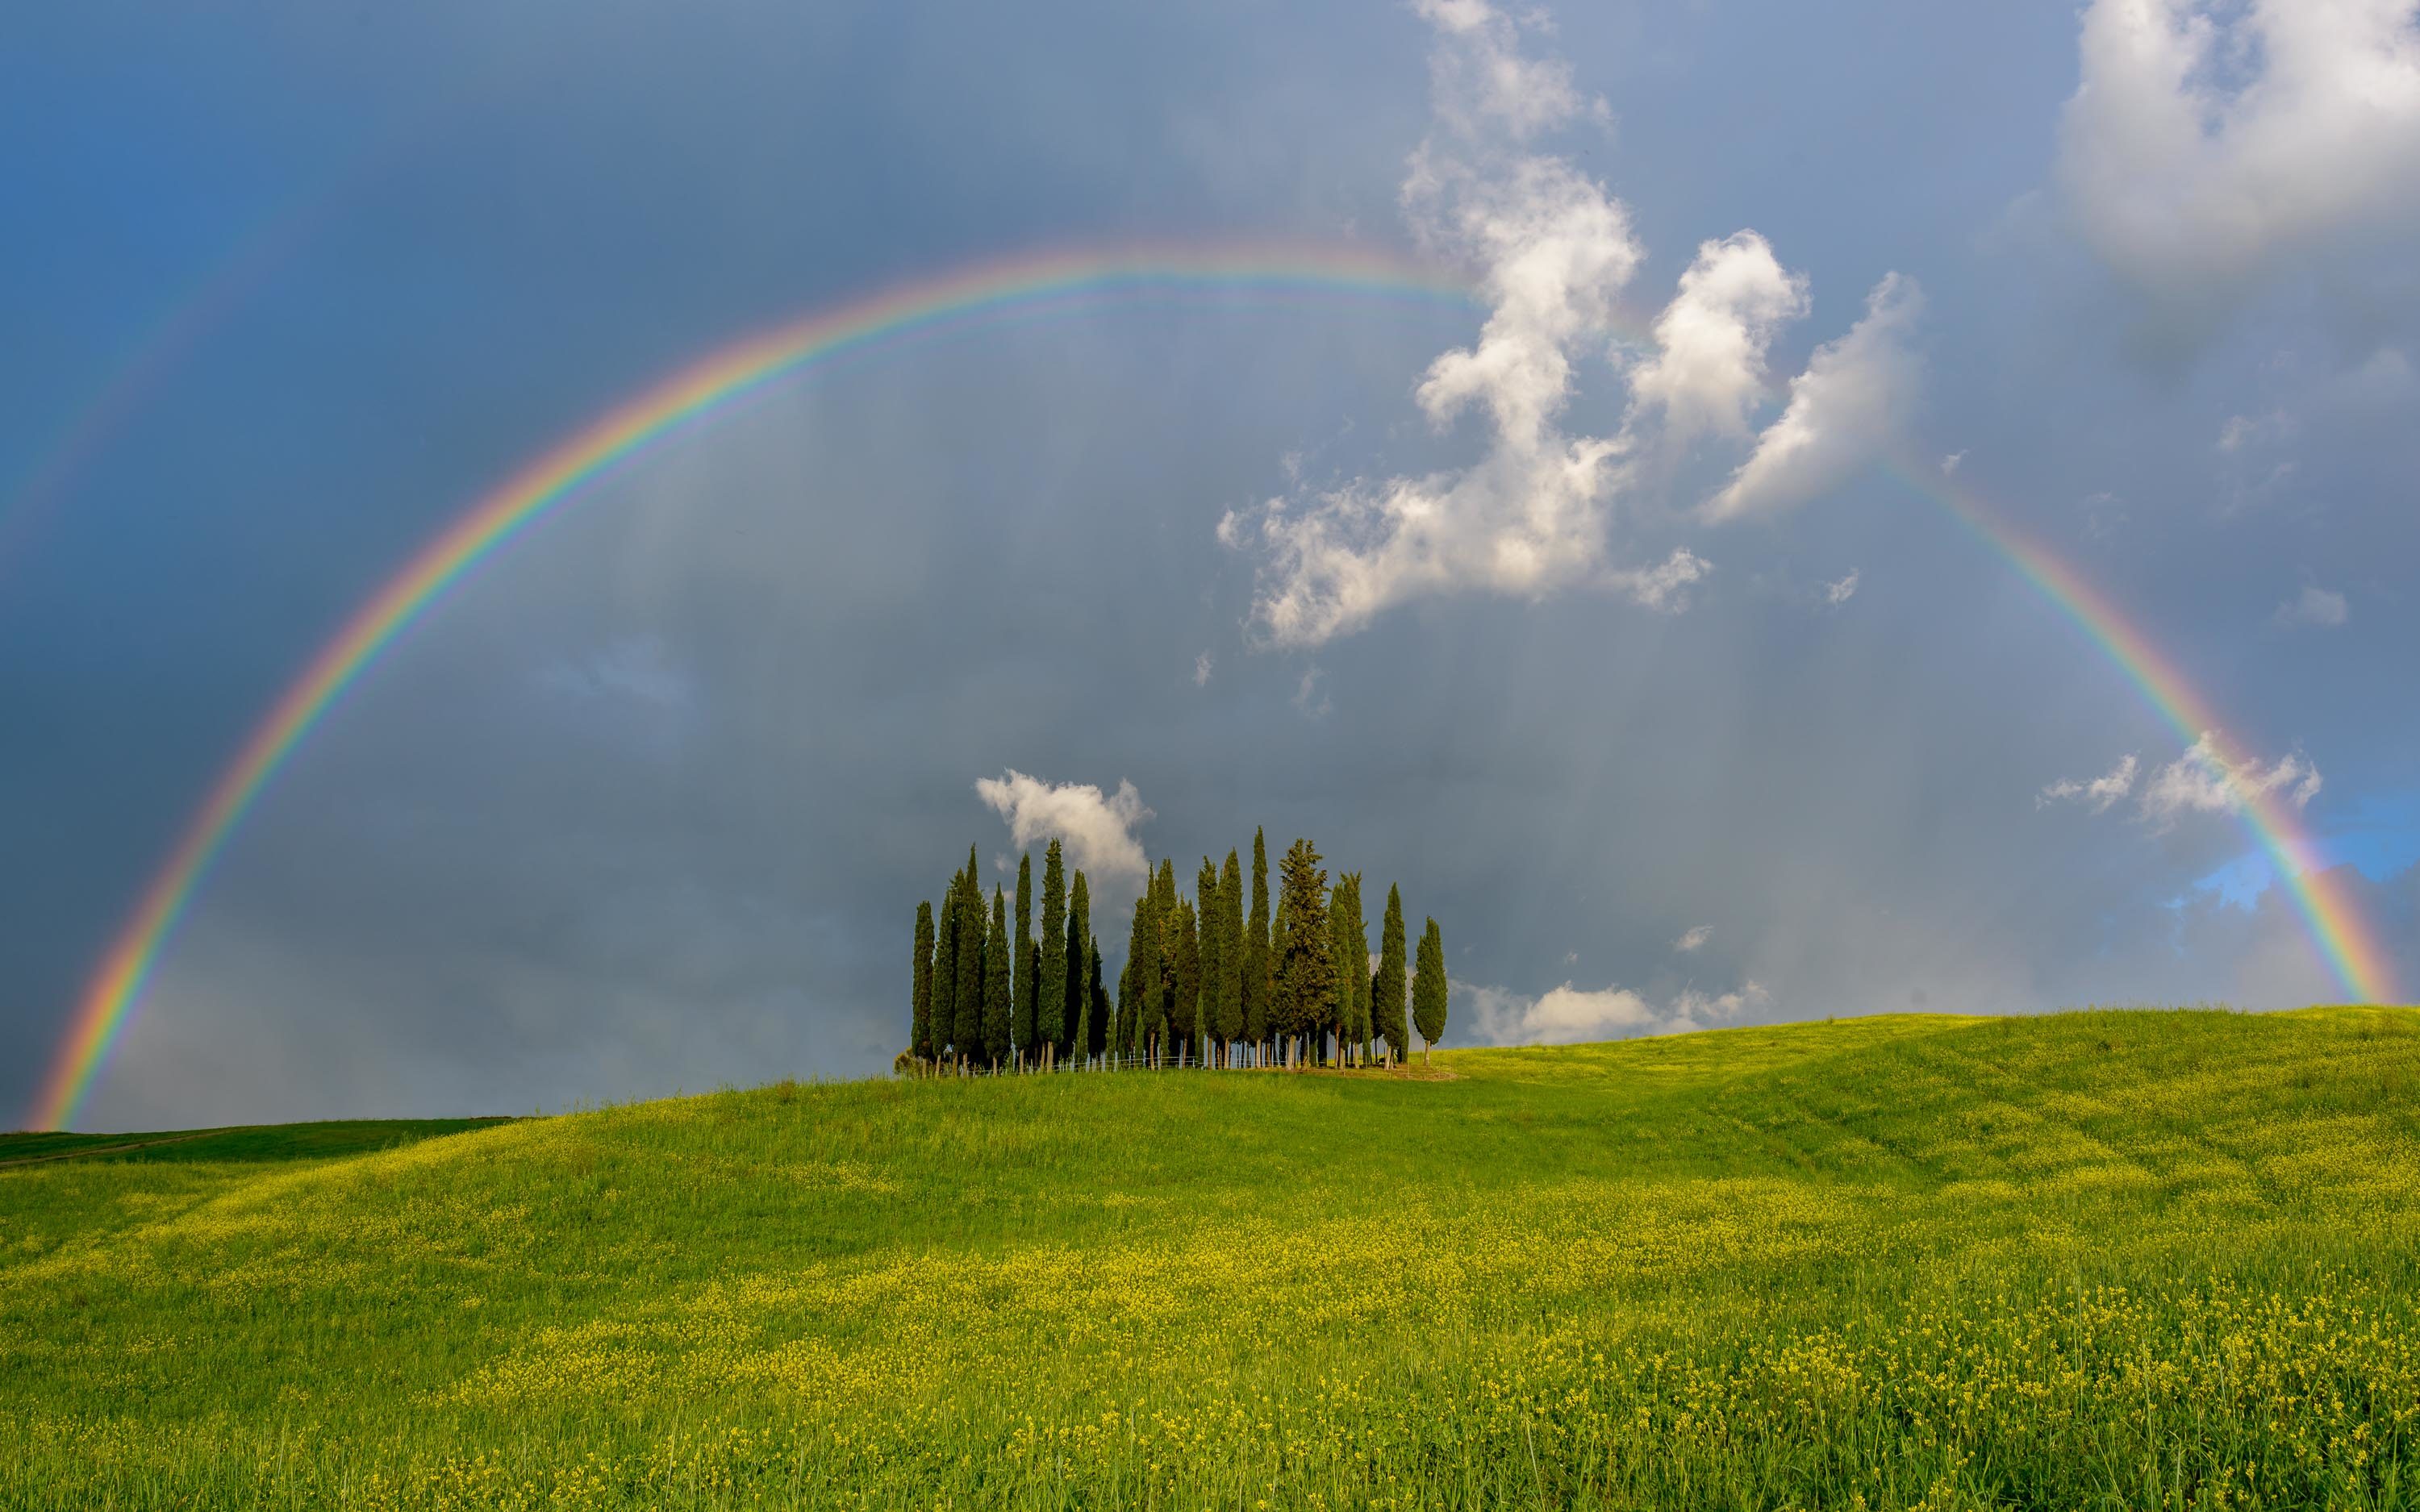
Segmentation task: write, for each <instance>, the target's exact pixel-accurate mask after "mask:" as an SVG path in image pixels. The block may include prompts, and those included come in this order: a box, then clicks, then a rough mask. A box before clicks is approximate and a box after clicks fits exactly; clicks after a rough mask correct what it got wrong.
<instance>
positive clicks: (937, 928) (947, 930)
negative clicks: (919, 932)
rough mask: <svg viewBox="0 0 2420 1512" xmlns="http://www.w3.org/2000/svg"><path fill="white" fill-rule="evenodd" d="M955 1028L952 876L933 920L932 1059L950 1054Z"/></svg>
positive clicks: (955, 893)
mask: <svg viewBox="0 0 2420 1512" xmlns="http://www.w3.org/2000/svg"><path fill="white" fill-rule="evenodd" d="M957 1029H958V879H957V878H955V877H952V878H951V879H950V886H949V887H948V888H947V889H946V890H945V891H943V892H942V894H941V908H940V912H939V914H938V915H937V916H936V917H935V918H934V920H933V1019H932V1025H931V1029H930V1032H931V1035H932V1045H933V1058H934V1059H936V1060H939V1059H940V1058H941V1057H942V1056H944V1055H946V1054H947V1053H948V1052H949V1048H950V1041H951V1040H952V1038H953V1037H954V1036H955V1035H956V1033H957Z"/></svg>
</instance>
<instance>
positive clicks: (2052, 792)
mask: <svg viewBox="0 0 2420 1512" xmlns="http://www.w3.org/2000/svg"><path fill="white" fill-rule="evenodd" d="M2270 794H2281V795H2284V796H2285V798H2286V799H2287V801H2288V802H2289V803H2292V804H2293V805H2294V806H2295V807H2296V808H2301V807H2302V806H2303V805H2304V804H2306V803H2309V802H2310V801H2311V799H2312V798H2314V797H2316V796H2318V795H2319V768H2318V767H2317V766H2315V765H2313V764H2311V761H2310V759H2309V758H2308V757H2306V756H2304V755H2302V754H2300V753H2299V752H2296V753H2292V754H2288V755H2287V756H2284V757H2281V758H2279V759H2278V760H2276V761H2274V762H2268V763H2263V762H2262V761H2261V760H2260V759H2259V758H2258V757H2256V756H2236V755H2231V754H2230V753H2228V752H2227V751H2226V748H2224V747H2223V746H2222V745H2221V744H2220V741H2219V736H2218V734H2217V733H2216V732H2215V731H2209V730H2205V731H2203V732H2202V733H2201V735H2200V737H2199V738H2197V739H2196V740H2195V741H2194V743H2193V744H2192V745H2191V746H2190V747H2188V748H2186V749H2185V752H2184V754H2183V755H2181V756H2179V757H2178V758H2177V759H2176V760H2175V761H2173V762H2170V763H2169V764H2166V765H2165V766H2163V767H2160V768H2158V769H2157V770H2155V771H2153V772H2151V773H2150V775H2149V776H2148V777H2145V776H2144V775H2143V766H2142V763H2141V762H2140V761H2139V760H2138V759H2137V758H2135V757H2133V756H2132V755H2129V756H2127V757H2125V758H2124V759H2123V760H2121V761H2119V762H2118V764H2117V765H2115V766H2113V767H2111V768H2110V769H2109V770H2108V771H2107V772H2105V773H2103V774H2102V775H2101V776H2099V777H2096V778H2093V779H2090V780H2089V781H2081V782H2080V781H2077V780H2075V779H2072V778H2069V779H2061V780H2059V781H2056V782H2053V783H2052V784H2050V786H2048V787H2046V788H2043V789H2042V790H2041V791H2040V793H2038V794H2036V795H2034V807H2035V808H2037V809H2046V808H2048V807H2050V806H2051V805H2052V804H2054V803H2063V802H2076V803H2082V804H2083V805H2084V806H2085V807H2086V808H2087V809H2089V810H2092V811H2093V812H2094V813H2106V812H2108V811H2109V810H2111V809H2113V808H2115V807H2116V806H2117V805H2118V803H2120V802H2122V801H2124V800H2125V799H2127V798H2129V797H2132V798H2133V800H2134V816H2135V818H2136V819H2138V820H2139V821H2141V822H2142V823H2143V824H2144V825H2148V826H2149V827H2150V828H2151V829H2152V830H2153V831H2154V832H2158V831H2164V830H2165V829H2167V828H2168V827H2169V826H2171V825H2174V824H2175V823H2176V822H2177V821H2178V820H2179V819H2180V818H2181V817H2183V816H2184V815H2187V814H2196V813H2227V812H2230V811H2232V810H2237V809H2241V808H2243V807H2244V806H2246V805H2247V804H2249V803H2251V802H2252V801H2253V800H2254V799H2256V798H2259V797H2262V796H2264V795H2270Z"/></svg>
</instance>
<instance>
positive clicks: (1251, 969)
mask: <svg viewBox="0 0 2420 1512" xmlns="http://www.w3.org/2000/svg"><path fill="white" fill-rule="evenodd" d="M1272 975H1273V972H1272V969H1271V960H1270V955H1269V848H1268V842H1267V841H1265V840H1264V839H1263V838H1262V835H1261V831H1260V830H1258V829H1255V830H1253V831H1252V915H1251V918H1250V920H1249V922H1248V923H1246V924H1245V926H1244V974H1243V983H1242V986H1243V999H1244V1038H1245V1039H1247V1040H1249V1041H1251V1042H1252V1051H1253V1054H1254V1055H1255V1056H1258V1055H1259V1054H1260V1053H1261V1050H1262V1048H1263V1047H1264V1046H1265V1045H1266V1044H1267V1043H1268V1041H1269V1034H1270V1028H1269V989H1270V985H1271V981H1270V979H1271V977H1272Z"/></svg>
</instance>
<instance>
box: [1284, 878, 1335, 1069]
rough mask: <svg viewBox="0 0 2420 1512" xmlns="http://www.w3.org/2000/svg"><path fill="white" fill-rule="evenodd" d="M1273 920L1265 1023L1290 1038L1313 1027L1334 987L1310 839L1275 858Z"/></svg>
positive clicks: (1323, 888)
mask: <svg viewBox="0 0 2420 1512" xmlns="http://www.w3.org/2000/svg"><path fill="white" fill-rule="evenodd" d="M1278 886H1279V897H1280V902H1279V919H1280V924H1281V926H1282V927H1281V928H1280V931H1279V937H1278V939H1277V940H1276V941H1275V942H1274V949H1275V950H1276V952H1277V958H1278V959H1277V990H1276V992H1275V993H1274V994H1272V1001H1271V1003H1270V1014H1269V1017H1270V1019H1271V1021H1272V1022H1271V1027H1272V1028H1274V1029H1275V1030H1276V1031H1277V1032H1278V1033H1280V1034H1282V1035H1285V1036H1288V1037H1290V1038H1300V1037H1303V1036H1307V1035H1310V1034H1312V1033H1314V1032H1316V1031H1317V1029H1318V1028H1319V1026H1320V1020H1321V1018H1322V1017H1323V1015H1324V1013H1325V1011H1326V1005H1327V1003H1328V1001H1329V999H1330V996H1331V995H1332V994H1333V993H1334V992H1335V991H1336V959H1335V952H1334V949H1333V946H1332V941H1331V939H1330V936H1329V931H1328V922H1327V872H1326V868H1324V867H1322V866H1321V865H1320V864H1319V852H1318V851H1316V850H1314V849H1313V848H1312V847H1311V841H1307V840H1297V841H1295V842H1294V844H1293V845H1292V846H1290V847H1289V848H1288V849H1287V851H1286V853H1285V857H1284V859H1282V860H1280V862H1279V863H1278Z"/></svg>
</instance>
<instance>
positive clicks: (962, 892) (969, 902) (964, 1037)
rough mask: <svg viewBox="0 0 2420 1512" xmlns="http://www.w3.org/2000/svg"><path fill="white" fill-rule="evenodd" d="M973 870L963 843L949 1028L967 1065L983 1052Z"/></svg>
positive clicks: (971, 854) (980, 913)
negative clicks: (954, 1014)
mask: <svg viewBox="0 0 2420 1512" xmlns="http://www.w3.org/2000/svg"><path fill="white" fill-rule="evenodd" d="M979 875H980V873H979V872H976V870H975V848H974V847H973V846H971V845H970V846H968V847H967V870H966V872H965V873H964V874H963V875H962V876H961V877H960V878H959V881H958V999H957V1002H958V1013H957V1022H956V1024H955V1025H954V1026H952V1028H951V1030H950V1039H951V1040H952V1041H953V1042H954V1045H955V1046H956V1055H957V1059H958V1063H959V1064H960V1065H961V1066H964V1065H967V1064H969V1063H970V1062H972V1061H974V1060H976V1059H978V1058H980V1057H982V1055H983V1053H984V1027H983V1016H984V973H985V969H986V967H987V965H988V963H987V962H985V960H984V936H985V934H986V933H988V932H987V931H986V930H985V928H984V904H983V884H982V883H981V882H980V881H978V880H977V877H978V876H979Z"/></svg>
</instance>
